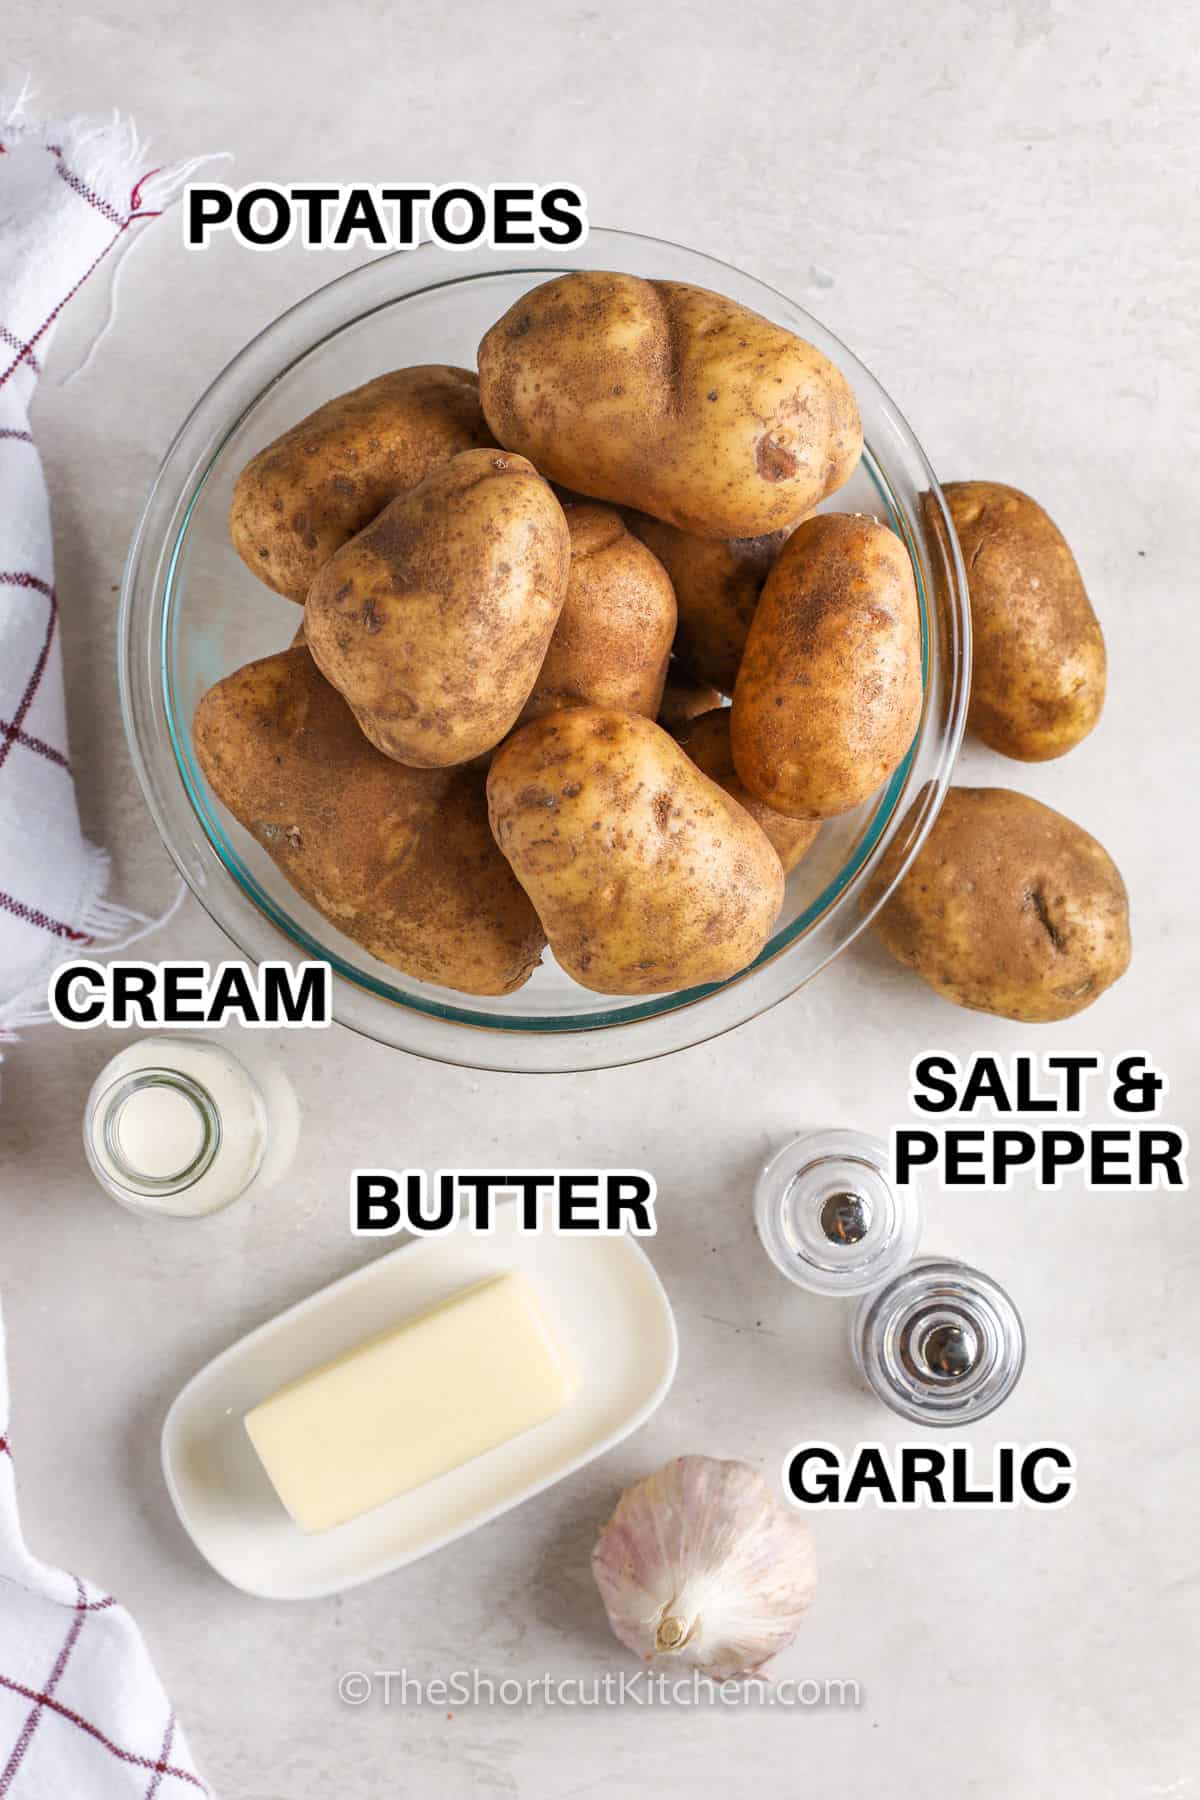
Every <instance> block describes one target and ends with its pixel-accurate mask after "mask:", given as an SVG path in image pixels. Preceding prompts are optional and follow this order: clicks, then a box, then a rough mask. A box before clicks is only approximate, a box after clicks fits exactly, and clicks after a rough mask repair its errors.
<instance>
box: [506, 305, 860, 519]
mask: <svg viewBox="0 0 1200 1800" xmlns="http://www.w3.org/2000/svg"><path fill="white" fill-rule="evenodd" d="M479 391H480V396H481V398H482V401H483V410H484V413H485V415H486V417H487V421H488V424H489V425H490V427H491V429H492V431H493V432H494V433H495V435H496V437H497V438H498V439H499V441H500V442H501V443H502V444H506V445H507V446H508V448H509V449H510V450H519V451H520V452H521V454H522V455H523V456H528V457H529V458H530V459H531V460H532V461H533V462H534V463H536V465H537V467H538V468H539V469H540V470H541V471H542V473H543V475H545V476H547V477H548V478H549V479H550V480H552V481H557V482H560V483H562V484H563V485H564V486H566V487H569V488H573V489H575V490H576V491H577V492H579V493H581V494H588V495H590V496H591V497H592V498H594V499H597V500H609V501H613V502H615V503H616V504H617V505H620V506H632V507H636V509H637V510H638V511H639V512H644V513H650V514H652V515H653V517H655V518H656V519H665V520H666V521H667V522H668V523H669V524H672V525H678V526H679V528H680V529H681V530H682V531H691V532H695V533H696V535H697V536H699V537H716V538H741V537H758V536H760V535H761V534H762V533H764V532H771V531H779V530H782V529H784V528H785V527H787V526H788V525H793V524H795V522H796V520H797V519H799V518H800V516H801V514H802V513H805V512H807V511H808V510H809V509H810V508H811V507H813V506H815V505H816V503H817V501H818V500H821V499H822V498H823V497H824V496H825V495H826V494H830V493H832V492H833V491H834V489H835V488H839V487H841V486H842V484H843V482H845V481H846V480H848V478H849V476H850V474H851V473H852V471H853V469H854V466H855V464H856V463H857V461H858V458H859V455H860V453H861V450H862V427H861V425H860V423H859V417H858V408H857V407H856V406H855V403H854V396H853V394H852V393H851V392H850V389H849V387H848V386H847V384H846V381H845V378H844V377H843V376H842V374H841V372H840V370H838V369H837V368H835V367H834V365H833V364H832V363H831V362H830V361H829V360H828V359H827V358H826V357H824V356H822V355H821V352H820V351H819V350H816V349H814V348H813V346H812V345H811V344H806V343H805V342H804V340H803V339H802V338H798V337H796V336H795V335H794V334H793V333H792V332H790V331H785V330H783V329H782V327H781V326H779V325H774V324H772V323H771V322H770V320H768V319H764V318H761V317H760V316H759V315H758V314H757V313H753V312H750V311H749V310H748V309H747V308H746V307H744V306H739V305H737V303H736V302H735V301H733V300H727V299H725V298H724V297H723V296H722V295H720V294H710V293H709V292H708V291H707V289H705V288H698V287H690V286H688V285H686V284H684V283H682V282H677V281H642V280H639V279H638V278H637V277H636V276H633V275H611V274H603V273H600V272H597V271H590V270H588V271H585V270H577V271H575V272H574V273H572V274H569V275H560V276H558V277H557V278H556V279H555V280H553V281H547V282H543V283H542V285H541V286H540V287H536V288H534V289H532V290H531V291H530V292H529V293H528V294H525V295H524V296H523V297H522V298H521V299H520V300H518V301H517V302H516V304H515V305H513V306H511V307H510V308H509V310H508V311H507V312H506V313H505V315H504V317H503V318H502V319H500V320H498V321H497V323H496V324H495V325H493V326H492V329H491V330H490V331H489V332H488V334H487V336H486V337H485V338H484V340H483V342H482V344H481V345H480V347H479Z"/></svg>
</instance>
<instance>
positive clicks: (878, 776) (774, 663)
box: [730, 513, 922, 819]
mask: <svg viewBox="0 0 1200 1800" xmlns="http://www.w3.org/2000/svg"><path fill="white" fill-rule="evenodd" d="M921 705H922V687H921V625H920V614H919V611H918V607H917V589H916V582H915V580H914V577H913V570H912V563H911V561H910V559H909V554H908V551H907V550H906V549H905V547H904V545H903V544H902V543H901V541H900V539H899V538H898V537H897V536H896V534H895V532H893V531H889V530H888V528H887V526H886V525H880V524H878V523H876V521H875V520H874V519H869V518H864V517H862V516H860V515H858V514H852V513H824V514H821V515H820V516H819V517H817V518H814V519H808V520H806V521H805V523H804V524H803V525H801V526H799V527H798V528H797V530H796V531H795V532H793V534H792V536H791V537H790V538H789V539H788V541H787V543H786V544H785V545H784V547H783V549H782V550H781V551H780V553H779V556H778V558H777V560H776V562H775V565H774V567H773V568H772V570H771V573H770V574H769V575H768V577H767V581H766V585H765V587H764V588H763V591H762V599H761V600H760V601H759V604H758V611H757V612H756V613H755V615H754V621H753V623H752V625H751V627H750V635H749V637H748V638H747V640H746V649H745V652H744V654H743V656H742V666H741V669H740V670H739V672H738V678H737V686H736V687H735V689H734V694H733V709H732V710H733V717H732V719H731V720H730V742H731V744H732V746H733V760H734V763H735V765H736V767H737V772H738V774H739V775H740V777H741V779H742V780H743V781H744V782H745V784H746V786H747V787H748V788H749V789H750V792H751V793H752V794H754V795H756V796H757V798H758V799H759V800H761V801H763V803H764V804H765V805H767V806H770V807H773V808H774V810H775V811H776V812H781V813H786V814H787V815H788V817H789V818H794V819H828V818H833V817H834V816H836V815H837V814H838V813H844V812H849V811H850V810H851V808H853V807H855V806H858V805H860V804H861V803H862V801H864V800H867V799H869V798H870V796H871V795H872V794H873V793H875V791H876V790H877V789H878V787H879V786H880V784H881V783H882V782H884V781H886V779H887V777H888V776H889V775H890V774H891V773H892V771H893V769H895V768H896V766H897V765H898V764H899V763H900V762H901V760H902V759H903V757H904V755H905V753H906V752H907V750H908V748H909V746H910V744H911V743H912V740H913V736H914V734H915V732H916V729H917V725H918V723H919V722H920V717H921Z"/></svg>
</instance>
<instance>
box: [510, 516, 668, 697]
mask: <svg viewBox="0 0 1200 1800" xmlns="http://www.w3.org/2000/svg"><path fill="white" fill-rule="evenodd" d="M563 512H564V513H565V515H566V520H567V530H568V531H569V533H570V537H571V569H570V575H569V577H568V580H567V597H566V599H565V600H564V601H563V609H562V611H561V613H559V615H558V624H557V625H556V626H555V628H554V636H553V637H552V638H551V639H550V648H549V649H548V650H547V652H546V660H545V662H544V663H543V664H542V667H541V670H540V672H539V674H538V678H537V681H536V682H535V684H534V689H533V692H532V693H531V694H530V696H529V698H528V700H527V701H526V702H525V705H524V708H523V709H522V712H521V721H522V723H524V722H526V721H527V720H529V719H537V718H540V717H541V716H542V714H543V713H548V712H555V711H557V710H558V708H559V707H563V706H611V707H616V708H617V709H618V710H619V711H622V712H636V713H644V714H645V716H646V717H647V718H648V719H652V718H653V717H654V715H655V713H657V711H658V707H659V702H660V701H661V699H662V693H663V683H664V682H665V681H666V678H667V663H668V661H669V660H670V656H671V644H672V641H673V640H674V637H675V590H674V588H673V587H672V586H671V582H670V578H669V576H668V575H667V572H666V570H665V569H664V568H663V566H662V564H661V563H660V562H659V560H658V558H657V557H656V556H654V555H652V553H651V552H650V551H649V550H647V549H646V547H645V545H644V544H642V543H639V541H638V539H637V538H636V537H634V536H633V535H632V533H631V532H629V531H628V530H627V529H626V526H625V521H624V520H623V519H622V517H621V515H620V513H619V512H617V511H615V510H614V508H613V507H611V506H599V505H597V504H596V502H595V501H593V500H567V501H564V503H563Z"/></svg>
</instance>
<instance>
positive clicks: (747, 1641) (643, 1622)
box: [592, 1456, 816, 1681]
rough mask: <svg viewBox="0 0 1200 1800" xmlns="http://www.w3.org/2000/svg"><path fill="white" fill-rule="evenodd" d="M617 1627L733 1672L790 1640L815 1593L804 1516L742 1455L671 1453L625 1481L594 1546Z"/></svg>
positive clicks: (716, 1675) (702, 1665) (723, 1673)
mask: <svg viewBox="0 0 1200 1800" xmlns="http://www.w3.org/2000/svg"><path fill="white" fill-rule="evenodd" d="M592 1572H593V1574H594V1575H595V1577H596V1585H597V1586H598V1587H599V1589H600V1595H601V1598H602V1599H603V1601H604V1605H605V1608H606V1609H607V1612H608V1621H609V1624H610V1625H611V1626H612V1628H613V1631H614V1632H615V1634H616V1636H617V1637H618V1638H620V1640H621V1642H622V1643H623V1644H625V1645H626V1646H627V1647H628V1648H629V1649H630V1650H633V1651H635V1652H636V1654H637V1655H638V1656H641V1657H643V1658H644V1659H645V1660H646V1661H647V1662H656V1661H658V1660H660V1659H663V1658H671V1657H674V1658H677V1659H678V1660H679V1661H680V1662H681V1663H683V1664H684V1665H685V1666H686V1667H688V1668H691V1669H697V1670H699V1671H700V1672H701V1673H703V1674H705V1675H708V1676H711V1677H712V1679H713V1680H714V1681H733V1680H738V1679H741V1678H744V1677H746V1676H749V1675H758V1674H760V1673H761V1671H762V1667H763V1664H764V1663H766V1662H767V1661H768V1660H769V1659H770V1658H771V1657H772V1656H774V1655H775V1653H776V1652H777V1651H779V1650H782V1649H783V1648H784V1647H785V1646H786V1645H787V1644H790V1643H791V1641H792V1639H793V1638H794V1637H795V1635H796V1632H797V1630H798V1628H799V1625H800V1621H801V1619H802V1617H803V1615H804V1612H805V1610H806V1609H807V1607H808V1604H809V1602H810V1600H811V1599H812V1596H813V1590H814V1588H815V1586H816V1561H815V1557H814V1554H813V1544H812V1534H811V1532H810V1531H809V1529H808V1526H807V1524H806V1523H805V1522H804V1520H803V1519H802V1518H801V1517H800V1516H799V1514H798V1513H796V1512H793V1511H792V1510H791V1509H790V1508H788V1507H787V1506H785V1505H784V1504H783V1502H782V1501H781V1500H779V1499H777V1498H776V1497H775V1495H774V1494H773V1493H772V1492H771V1490H770V1488H769V1487H768V1486H767V1484H766V1482H765V1481H764V1480H763V1478H762V1476H761V1475H760V1474H759V1473H758V1472H757V1470H755V1469H752V1468H751V1467H750V1465H749V1464H748V1463H742V1462H721V1461H719V1460H718V1459H717V1458H715V1457H711V1456H679V1457H676V1458H675V1460H674V1461H673V1462H669V1463H667V1464H666V1465H665V1466H664V1467H663V1468H661V1469H660V1470H659V1471H658V1473H657V1474H656V1475H649V1476H647V1477H646V1479H645V1480H644V1481H638V1482H635V1483H634V1485H633V1486H632V1487H629V1488H626V1490H625V1492H624V1493H623V1494H622V1495H621V1498H620V1499H619V1500H618V1502H617V1505H616V1510H615V1511H614V1513H613V1515H612V1518H611V1519H610V1520H609V1521H608V1524H607V1525H605V1526H604V1528H603V1529H602V1531H601V1533H600V1537H599V1541H598V1542H597V1544H596V1548H595V1550H594V1551H593V1552H592Z"/></svg>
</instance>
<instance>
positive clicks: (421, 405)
mask: <svg viewBox="0 0 1200 1800" xmlns="http://www.w3.org/2000/svg"><path fill="white" fill-rule="evenodd" d="M491 442H492V437H491V433H490V432H489V431H488V428H487V425H486V423H485V421H484V417H483V413H482V411H481V410H480V406H479V383H478V381H477V380H476V378H475V376H474V375H473V374H472V373H471V372H470V370H468V369H452V368H448V367H446V366H445V365H443V364H442V363H431V364H429V365H427V366H424V367H421V368H415V369H393V370H392V371H391V373H390V374H388V375H380V376H377V377H376V379H375V380H374V381H368V382H367V383H365V385H364V386H363V387H358V388H355V389H353V391H352V392H351V393H348V394H340V395H339V396H338V398H337V399H336V400H330V401H328V402H327V403H326V404H325V405H324V406H321V407H318V408H317V410H316V412H314V413H310V414H309V416H308V417H307V418H306V419H301V421H300V423H299V424H298V425H293V426H292V428H291V430H290V431H285V432H284V434H283V436H282V437H279V438H276V439H275V442H274V443H273V444H268V445H267V447H266V449H265V450H260V451H259V452H258V455H257V456H253V457H251V459H250V461H249V462H248V463H247V464H246V466H245V468H244V469H243V470H242V472H241V474H240V475H239V476H238V479H237V485H236V487H235V488H234V490H233V505H232V507H231V508H230V513H229V531H230V535H231V536H232V538H233V545H234V549H235V550H236V551H237V553H238V555H239V556H240V557H241V559H242V561H243V562H244V563H245V564H246V566H247V568H249V569H252V570H253V571H254V573H255V574H256V575H257V576H258V577H259V579H260V580H261V581H265V582H266V584H267V586H268V587H271V588H274V589H275V591H276V593H279V594H286V596H287V598H288V599H289V600H297V601H299V602H300V604H301V605H303V604H304V600H305V597H306V595H307V593H308V590H309V588H310V587H311V585H312V582H313V578H314V576H315V575H316V574H317V571H318V570H319V569H321V568H323V567H324V565H325V564H326V563H327V562H328V561H329V558H330V557H331V556H332V555H333V553H334V551H335V550H339V549H340V548H341V546H342V545H343V544H344V543H345V542H346V540H347V539H348V538H351V537H353V536H354V534H355V532H357V531H361V530H362V528H363V526H364V525H368V524H370V522H371V520H372V519H373V518H374V517H375V515H376V513H378V512H382V510H383V508H384V507H385V506H386V505H387V503H388V501H389V500H394V499H395V497H396V495H397V494H402V493H404V492H406V490H407V489H409V488H412V487H415V486H416V485H417V483H418V482H419V481H421V480H423V479H424V477H425V476H426V475H428V474H429V472H430V470H431V469H435V468H437V467H438V465H439V464H441V463H444V462H446V461H448V460H449V458H450V457H452V456H456V455H457V454H458V452H459V451H460V450H471V449H474V448H476V447H477V446H480V445H487V444H490V443H491Z"/></svg>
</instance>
